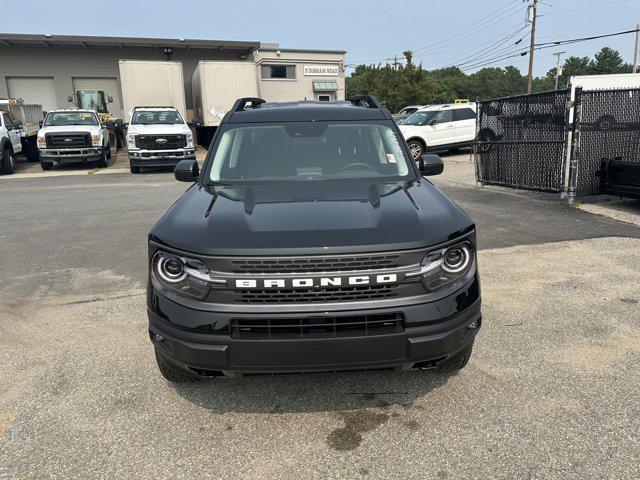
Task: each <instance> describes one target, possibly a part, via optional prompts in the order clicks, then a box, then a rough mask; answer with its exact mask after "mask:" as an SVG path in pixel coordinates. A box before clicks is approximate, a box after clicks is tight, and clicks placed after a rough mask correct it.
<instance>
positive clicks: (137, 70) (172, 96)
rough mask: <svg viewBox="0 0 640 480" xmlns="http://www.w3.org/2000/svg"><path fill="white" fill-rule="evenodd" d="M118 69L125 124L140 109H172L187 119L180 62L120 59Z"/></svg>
mask: <svg viewBox="0 0 640 480" xmlns="http://www.w3.org/2000/svg"><path fill="white" fill-rule="evenodd" d="M119 67H120V84H121V86H122V105H123V110H124V115H125V122H127V123H128V122H129V121H130V120H131V110H133V108H134V107H140V106H145V107H155V106H157V107H162V106H170V107H175V108H177V109H178V111H179V112H180V115H182V118H184V119H185V120H188V118H187V108H186V104H185V93H184V77H183V75H182V63H181V62H175V61H150V60H120V62H119Z"/></svg>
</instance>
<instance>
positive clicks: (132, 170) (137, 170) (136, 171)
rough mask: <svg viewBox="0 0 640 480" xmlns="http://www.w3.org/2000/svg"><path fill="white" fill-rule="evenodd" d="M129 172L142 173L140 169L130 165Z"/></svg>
mask: <svg viewBox="0 0 640 480" xmlns="http://www.w3.org/2000/svg"><path fill="white" fill-rule="evenodd" d="M129 170H130V171H131V173H140V167H135V166H133V165H129Z"/></svg>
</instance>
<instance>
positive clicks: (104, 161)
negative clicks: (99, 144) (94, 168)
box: [98, 147, 108, 168]
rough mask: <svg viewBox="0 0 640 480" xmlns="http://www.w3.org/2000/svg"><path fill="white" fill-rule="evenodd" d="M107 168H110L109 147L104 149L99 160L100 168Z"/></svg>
mask: <svg viewBox="0 0 640 480" xmlns="http://www.w3.org/2000/svg"><path fill="white" fill-rule="evenodd" d="M106 166H108V158H107V147H105V148H103V149H102V151H101V152H100V158H99V159H98V168H105V167H106Z"/></svg>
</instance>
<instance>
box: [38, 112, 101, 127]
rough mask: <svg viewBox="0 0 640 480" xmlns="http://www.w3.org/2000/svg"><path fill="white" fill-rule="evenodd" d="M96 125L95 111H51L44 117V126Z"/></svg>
mask: <svg viewBox="0 0 640 480" xmlns="http://www.w3.org/2000/svg"><path fill="white" fill-rule="evenodd" d="M63 125H98V119H97V117H96V115H95V113H91V112H51V113H49V114H47V118H45V119H44V126H45V127H50V126H55V127H60V126H63Z"/></svg>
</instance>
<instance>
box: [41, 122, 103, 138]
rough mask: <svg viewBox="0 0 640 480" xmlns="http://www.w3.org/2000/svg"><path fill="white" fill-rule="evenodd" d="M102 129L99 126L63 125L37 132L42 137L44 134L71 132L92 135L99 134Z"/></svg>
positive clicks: (43, 128)
mask: <svg viewBox="0 0 640 480" xmlns="http://www.w3.org/2000/svg"><path fill="white" fill-rule="evenodd" d="M101 129H102V127H100V125H63V126H59V127H55V126H51V127H42V128H41V129H40V130H38V135H40V136H43V135H44V134H46V133H72V132H89V133H91V134H92V135H97V134H99V133H100V131H101Z"/></svg>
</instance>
